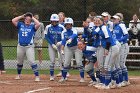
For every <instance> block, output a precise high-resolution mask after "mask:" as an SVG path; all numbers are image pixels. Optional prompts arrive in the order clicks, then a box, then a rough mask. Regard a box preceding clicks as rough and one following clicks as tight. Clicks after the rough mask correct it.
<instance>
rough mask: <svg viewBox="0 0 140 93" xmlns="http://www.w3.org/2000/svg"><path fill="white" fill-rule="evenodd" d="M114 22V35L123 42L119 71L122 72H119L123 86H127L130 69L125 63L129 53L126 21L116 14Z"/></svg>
mask: <svg viewBox="0 0 140 93" xmlns="http://www.w3.org/2000/svg"><path fill="white" fill-rule="evenodd" d="M112 18H113V23H114V29H113V36H114V37H115V38H116V39H117V40H118V41H119V42H120V43H121V48H120V62H119V63H120V68H121V69H120V68H119V70H120V71H119V72H122V75H121V73H120V74H119V76H120V77H119V78H120V81H119V83H121V86H126V85H129V84H130V83H129V81H128V71H127V67H126V65H125V62H126V57H127V55H128V53H129V47H128V43H127V41H128V37H129V36H128V32H127V29H126V26H125V24H124V23H122V22H121V21H122V20H121V17H120V16H119V15H114V16H113V17H112Z"/></svg>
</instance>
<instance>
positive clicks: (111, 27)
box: [101, 12, 113, 31]
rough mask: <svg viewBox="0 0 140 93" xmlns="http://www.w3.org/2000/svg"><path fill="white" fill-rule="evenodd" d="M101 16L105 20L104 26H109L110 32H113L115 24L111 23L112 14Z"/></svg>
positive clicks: (106, 13)
mask: <svg viewBox="0 0 140 93" xmlns="http://www.w3.org/2000/svg"><path fill="white" fill-rule="evenodd" d="M101 16H102V17H103V20H104V24H105V25H106V26H108V28H109V30H110V31H112V30H113V22H111V21H110V17H111V16H110V14H109V13H108V12H103V13H102V14H101Z"/></svg>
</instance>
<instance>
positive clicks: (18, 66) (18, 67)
mask: <svg viewBox="0 0 140 93" xmlns="http://www.w3.org/2000/svg"><path fill="white" fill-rule="evenodd" d="M22 67H23V64H22V65H19V64H17V73H18V74H21V71H22Z"/></svg>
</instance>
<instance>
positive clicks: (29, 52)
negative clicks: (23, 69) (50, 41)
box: [26, 45, 40, 81]
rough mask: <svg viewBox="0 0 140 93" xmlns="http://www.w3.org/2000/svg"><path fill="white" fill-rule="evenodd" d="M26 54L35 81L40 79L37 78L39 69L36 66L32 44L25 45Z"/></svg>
mask: <svg viewBox="0 0 140 93" xmlns="http://www.w3.org/2000/svg"><path fill="white" fill-rule="evenodd" d="M26 56H27V59H28V61H29V63H30V65H31V67H32V70H33V72H34V75H35V77H36V78H35V81H40V78H39V71H38V66H37V64H36V63H35V51H34V46H32V45H31V46H27V47H26Z"/></svg>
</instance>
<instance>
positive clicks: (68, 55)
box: [59, 46, 73, 82]
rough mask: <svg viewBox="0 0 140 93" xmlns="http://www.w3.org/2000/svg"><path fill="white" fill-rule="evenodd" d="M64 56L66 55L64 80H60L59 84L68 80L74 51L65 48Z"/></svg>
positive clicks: (63, 72)
mask: <svg viewBox="0 0 140 93" xmlns="http://www.w3.org/2000/svg"><path fill="white" fill-rule="evenodd" d="M64 54H65V56H64V58H65V61H64V68H63V71H62V79H60V80H59V82H63V81H65V79H66V75H67V72H68V70H69V66H70V62H71V59H72V57H73V50H72V49H70V48H69V47H67V46H65V48H64Z"/></svg>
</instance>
